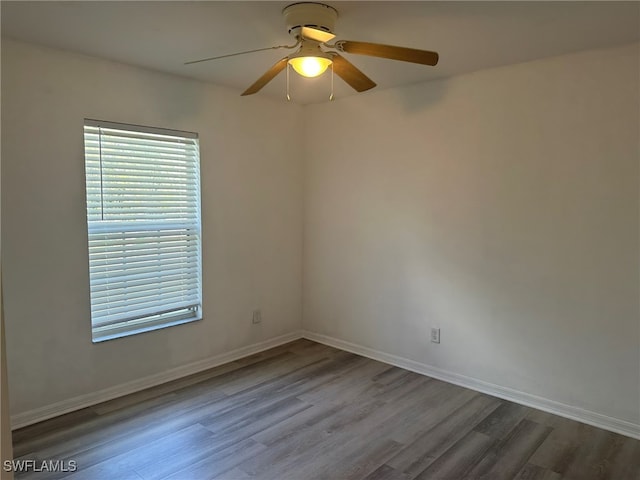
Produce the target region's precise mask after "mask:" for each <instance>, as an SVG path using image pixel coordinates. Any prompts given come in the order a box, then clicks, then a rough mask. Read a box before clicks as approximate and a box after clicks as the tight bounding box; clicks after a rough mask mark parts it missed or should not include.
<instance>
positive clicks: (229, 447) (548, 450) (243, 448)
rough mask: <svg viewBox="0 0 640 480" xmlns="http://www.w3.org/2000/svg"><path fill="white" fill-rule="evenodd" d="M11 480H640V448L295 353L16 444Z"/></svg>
mask: <svg viewBox="0 0 640 480" xmlns="http://www.w3.org/2000/svg"><path fill="white" fill-rule="evenodd" d="M14 455H15V456H16V457H17V458H20V459H33V460H36V461H42V460H49V459H56V460H65V461H67V462H68V461H70V460H74V461H75V462H76V463H77V470H76V471H75V472H73V473H69V472H67V473H48V472H38V473H35V472H28V473H23V474H20V475H18V476H17V478H18V479H42V480H44V479H60V478H67V479H73V480H78V479H86V480H103V479H108V480H157V479H171V480H206V479H230V480H246V479H260V480H289V479H291V480H306V479H331V480H333V479H363V480H382V479H389V480H411V479H420V480H423V479H437V480H444V479H452V480H460V479H488V480H499V479H516V480H543V479H544V480H560V479H576V480H590V479H611V480H638V479H640V441H638V440H633V439H630V438H627V437H624V436H621V435H617V434H614V433H610V432H607V431H604V430H601V429H598V428H594V427H590V426H588V425H584V424H581V423H578V422H574V421H571V420H567V419H564V418H560V417H557V416H555V415H550V414H547V413H543V412H540V411H537V410H534V409H531V408H527V407H523V406H520V405H517V404H514V403H511V402H507V401H504V400H500V399H497V398H494V397H491V396H488V395H484V394H481V393H477V392H474V391H472V390H468V389H465V388H461V387H458V386H455V385H451V384H448V383H445V382H441V381H438V380H435V379H431V378H429V377H425V376H422V375H419V374H416V373H412V372H408V371H406V370H403V369H401V368H397V367H392V366H389V365H386V364H384V363H380V362H376V361H374V360H370V359H367V358H363V357H360V356H358V355H354V354H351V353H347V352H343V351H340V350H336V349H333V348H330V347H327V346H324V345H320V344H317V343H314V342H311V341H308V340H299V341H296V342H292V343H289V344H287V345H283V346H281V347H277V348H274V349H271V350H269V351H266V352H262V353H260V354H257V355H253V356H251V357H247V358H245V359H242V360H239V361H236V362H232V363H229V364H226V365H223V366H221V367H218V368H215V369H211V370H208V371H206V372H202V373H199V374H196V375H193V376H190V377H187V378H184V379H180V380H177V381H174V382H171V383H169V384H165V385H162V386H159V387H156V388H152V389H149V390H145V391H143V392H139V393H136V394H133V395H129V396H127V397H123V398H119V399H116V400H112V401H109V402H105V403H102V404H100V405H96V406H94V407H91V408H86V409H83V410H80V411H77V412H74V413H71V414H68V415H64V416H61V417H58V418H55V419H52V420H48V421H46V422H42V423H39V424H36V425H32V426H29V427H26V428H23V429H21V430H18V431H16V432H14Z"/></svg>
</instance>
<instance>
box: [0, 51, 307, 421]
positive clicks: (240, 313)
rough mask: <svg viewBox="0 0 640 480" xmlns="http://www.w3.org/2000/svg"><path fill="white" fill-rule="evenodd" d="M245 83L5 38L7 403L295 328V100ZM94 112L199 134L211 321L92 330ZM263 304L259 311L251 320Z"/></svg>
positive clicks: (84, 388)
mask: <svg viewBox="0 0 640 480" xmlns="http://www.w3.org/2000/svg"><path fill="white" fill-rule="evenodd" d="M239 93H240V92H237V91H235V90H230V89H226V88H222V87H215V86H212V85H207V84H203V83H199V82H195V81H191V80H187V79H183V78H180V77H175V76H169V75H164V74H160V73H156V72H152V71H147V70H143V69H140V68H134V67H129V66H125V65H122V64H117V63H112V62H108V61H104V60H99V59H95V58H91V57H86V56H81V55H74V54H70V53H65V52H62V51H56V50H49V49H44V48H38V47H34V46H29V45H27V44H22V43H17V42H13V41H8V40H5V39H3V41H2V170H3V171H2V207H3V210H2V223H3V228H2V235H3V238H2V248H3V251H2V255H3V268H4V279H5V283H4V289H5V318H6V331H7V338H8V344H7V353H8V366H9V375H10V378H11V379H12V382H11V411H12V414H13V415H16V414H20V413H23V412H25V411H30V410H32V409H36V408H39V407H43V406H48V405H51V404H54V403H56V402H60V401H64V400H67V399H70V398H75V397H78V396H81V395H85V394H88V393H92V392H96V391H99V390H101V389H104V388H109V387H112V386H117V385H120V384H123V383H125V382H129V381H133V380H137V379H140V378H143V377H147V376H150V375H154V374H157V373H161V372H164V371H166V370H168V369H171V368H174V367H179V366H183V365H185V364H189V363H190V362H195V361H198V360H202V359H206V358H209V357H212V356H214V355H217V354H221V353H225V352H228V351H231V350H233V349H236V348H239V347H243V346H247V345H251V344H254V343H257V342H260V341H263V340H266V339H270V338H274V337H277V336H279V335H282V334H287V333H290V332H292V331H295V330H297V329H299V328H300V322H301V275H302V265H301V262H302V250H301V248H302V238H301V232H302V207H301V204H302V191H301V188H302V166H301V162H300V160H299V159H300V155H299V145H298V144H297V142H296V140H295V139H296V138H297V137H299V136H300V135H296V132H297V131H298V128H299V127H298V125H299V124H300V118H301V107H300V106H298V105H293V104H283V103H278V102H274V101H271V100H268V99H264V98H261V97H259V96H257V97H253V98H241V97H240V95H239ZM85 117H88V118H96V119H106V120H111V121H116V122H126V123H134V124H141V125H150V126H157V127H164V128H175V129H181V130H188V131H195V132H198V133H199V134H200V148H201V175H202V228H203V234H202V235H203V297H204V298H203V312H204V319H203V320H202V321H200V322H195V323H191V324H187V325H182V326H178V327H173V328H169V329H163V330H160V331H156V332H150V333H145V334H142V335H135V336H132V337H127V338H123V339H118V340H113V341H108V342H104V343H100V344H92V343H91V327H90V311H89V290H88V288H89V277H88V258H87V230H86V213H85V198H84V195H85V193H84V157H83V137H82V126H83V119H84V118H85ZM285 132H286V133H287V135H285ZM289 135H290V136H289ZM292 139H293V140H292ZM255 308H261V309H262V324H260V325H257V326H254V325H252V324H251V314H252V311H253V309H255Z"/></svg>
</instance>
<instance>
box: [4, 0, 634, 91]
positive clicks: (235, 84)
mask: <svg viewBox="0 0 640 480" xmlns="http://www.w3.org/2000/svg"><path fill="white" fill-rule="evenodd" d="M289 3H292V2H279V1H278V2H272V1H260V2H165V1H141V2H133V1H122V2H92V1H84V2H57V1H47V2H30V1H28V2H9V1H2V3H1V4H0V8H1V14H2V35H3V36H7V37H11V38H15V39H18V40H23V41H26V42H31V43H37V44H43V45H48V46H51V47H56V48H61V49H65V50H71V51H75V52H81V53H86V54H89V55H94V56H97V57H102V58H106V59H111V60H116V61H119V62H123V63H127V64H131V65H139V66H142V67H146V68H150V69H154V70H159V71H162V72H167V73H172V74H177V75H181V76H185V77H191V78H195V79H199V80H203V81H207V82H212V83H215V84H219V85H225V86H228V87H232V88H234V89H237V90H238V93H240V92H241V91H242V90H244V89H245V88H246V87H247V86H249V85H250V84H251V83H253V82H254V81H255V80H256V79H257V78H258V77H259V76H260V75H262V73H263V72H264V71H266V70H267V69H268V68H269V67H270V66H271V65H272V64H273V63H275V62H276V61H277V60H279V59H280V58H282V57H283V56H285V55H286V53H287V52H288V51H286V50H274V51H266V52H260V53H253V54H248V55H243V56H239V57H232V58H227V59H221V60H216V61H212V62H206V63H201V64H195V65H184V64H183V63H184V62H185V61H188V60H194V59H198V58H203V57H210V56H215V55H223V54H227V53H233V52H237V51H243V50H250V49H255V48H261V47H268V46H272V45H282V44H287V43H292V42H291V38H290V37H289V36H288V34H287V32H286V29H285V25H284V21H283V18H282V16H281V11H282V9H283V8H284V7H285V6H286V5H288V4H289ZM326 3H328V4H330V5H332V6H334V7H335V8H337V10H338V12H339V18H338V21H337V24H336V33H337V35H338V37H337V39H347V40H362V41H371V42H377V43H388V44H392V45H400V46H407V47H414V48H421V49H425V50H435V51H437V52H439V54H440V62H439V64H438V65H437V66H436V67H426V66H421V65H414V64H408V63H403V62H396V61H392V60H383V59H377V58H370V57H364V56H358V55H348V54H345V57H348V59H349V60H350V61H352V63H354V64H355V65H356V66H357V67H358V68H360V69H361V70H362V71H364V73H366V74H367V75H368V76H369V77H371V78H372V79H373V80H374V81H375V82H376V83H377V84H378V87H376V88H377V89H382V88H389V87H394V86H400V85H407V84H411V83H416V82H422V81H426V80H431V79H435V78H442V77H448V76H452V75H457V74H461V73H466V72H471V71H474V70H479V69H483V68H488V67H495V66H500V65H507V64H512V63H518V62H524V61H528V60H533V59H537V58H543V57H548V56H554V55H560V54H563V53H569V52H575V51H579V50H586V49H590V48H597V47H607V46H613V45H620V44H624V43H630V42H633V41H638V40H640V3H638V2H610V1H605V2H417V1H414V2H394V1H387V2H357V1H355V2H354V1H349V2H341V1H327V2H326ZM594 68H598V66H597V65H594ZM291 79H292V84H291V95H292V97H293V98H294V99H295V100H296V101H298V102H301V103H313V102H322V101H326V100H327V98H328V95H329V81H330V74H325V75H323V76H322V77H320V78H318V79H302V78H300V77H298V76H297V75H295V74H292V75H291ZM353 94H355V92H354V91H353V90H352V89H350V88H349V87H348V86H346V84H344V82H342V80H340V79H339V78H337V77H336V79H335V95H336V97H344V96H347V95H353ZM258 95H268V96H271V97H274V98H278V99H282V100H283V101H285V73H284V72H283V73H281V74H280V75H279V76H278V77H276V78H275V79H274V80H273V81H272V82H271V83H270V84H269V85H268V86H267V87H265V88H264V89H263V90H262V91H261V92H260V93H259V94H258ZM360 95H366V93H364V94H360Z"/></svg>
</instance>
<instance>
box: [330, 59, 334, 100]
mask: <svg viewBox="0 0 640 480" xmlns="http://www.w3.org/2000/svg"><path fill="white" fill-rule="evenodd" d="M329 101H330V102H332V101H333V62H331V95H329Z"/></svg>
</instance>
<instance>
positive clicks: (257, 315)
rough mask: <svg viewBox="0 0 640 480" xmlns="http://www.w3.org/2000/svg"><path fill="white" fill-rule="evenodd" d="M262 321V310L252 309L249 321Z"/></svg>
mask: <svg viewBox="0 0 640 480" xmlns="http://www.w3.org/2000/svg"><path fill="white" fill-rule="evenodd" d="M261 322H262V312H260V310H254V311H253V318H252V320H251V323H253V324H254V325H255V324H257V323H261Z"/></svg>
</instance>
